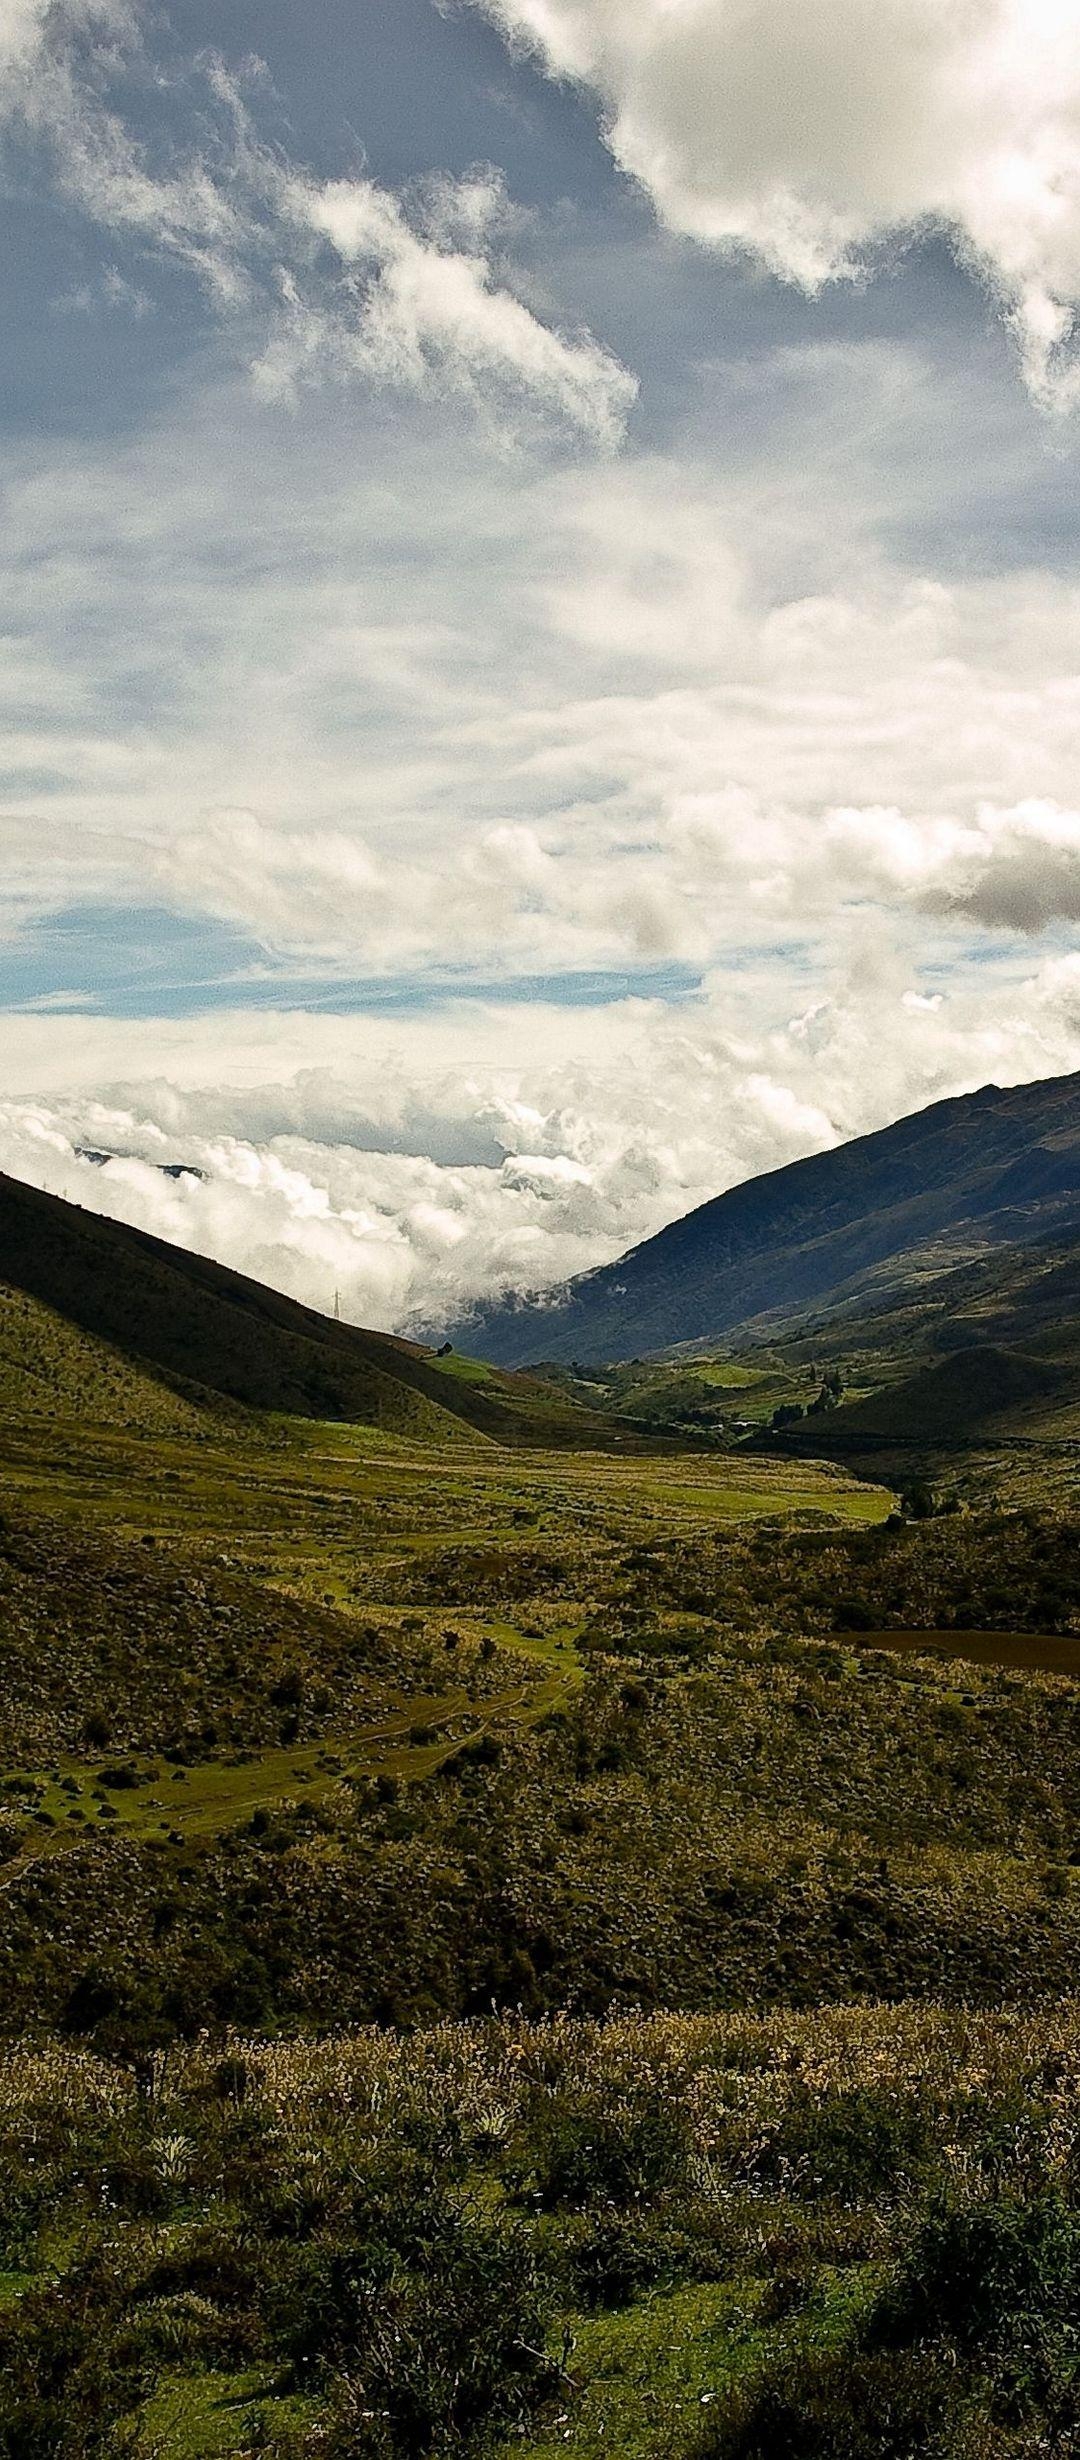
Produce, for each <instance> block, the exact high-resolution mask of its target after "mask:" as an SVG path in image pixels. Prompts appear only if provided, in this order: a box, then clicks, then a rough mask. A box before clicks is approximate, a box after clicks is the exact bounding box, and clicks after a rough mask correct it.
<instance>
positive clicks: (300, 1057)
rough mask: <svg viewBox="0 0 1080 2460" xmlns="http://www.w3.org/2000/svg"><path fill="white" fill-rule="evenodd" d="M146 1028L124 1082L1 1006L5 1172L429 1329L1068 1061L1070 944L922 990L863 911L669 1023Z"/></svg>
mask: <svg viewBox="0 0 1080 2460" xmlns="http://www.w3.org/2000/svg"><path fill="white" fill-rule="evenodd" d="M140 1040H141V1047H142V1073H141V1074H140V1075H138V1076H135V1077H133V1076H132V1074H131V1051H130V1045H129V1042H128V1039H127V1037H126V1035H125V1031H124V1029H123V1027H122V1026H121V1025H120V1024H118V1023H117V1022H116V1021H111V1020H105V1019H102V1020H99V1021H95V1020H93V1019H87V1018H80V1019H79V1020H77V1021H74V1020H68V1019H65V1018H63V1017H61V1016H52V1017H44V1016H39V1017H35V1018H23V1019H13V1020H11V1027H10V1033H9V1043H10V1057H9V1083H12V1084H14V1083H17V1082H20V1081H21V1083H22V1085H23V1087H24V1091H23V1092H22V1094H21V1095H19V1096H18V1097H15V1096H13V1095H9V1096H8V1097H7V1098H5V1099H4V1100H3V1101H0V1168H5V1169H7V1170H10V1171H14V1172H15V1173H16V1174H17V1175H18V1176H21V1177H23V1178H26V1179H28V1180H31V1181H32V1182H33V1183H34V1184H36V1185H40V1186H44V1187H48V1188H50V1189H51V1190H52V1191H53V1192H55V1193H57V1194H61V1195H66V1196H67V1197H69V1198H71V1199H72V1200H74V1201H77V1202H78V1203H80V1204H84V1205H88V1206H90V1207H92V1208H94V1209H96V1210H99V1211H101V1212H104V1213H107V1214H110V1215H112V1216H114V1217H115V1218H117V1219H120V1220H124V1221H128V1222H133V1223H136V1224H138V1225H139V1226H141V1227H143V1228H145V1229H149V1230H152V1231H154V1232H155V1233H157V1235H159V1236H161V1237H164V1238H167V1239H171V1240H174V1241H176V1242H177V1243H179V1244H182V1245H185V1246H190V1247H193V1248H195V1249H197V1250H199V1251H201V1252H202V1253H205V1254H210V1255H214V1256H217V1257H219V1258H220V1259H221V1260H222V1261H223V1262H226V1263H229V1264H232V1265H234V1266H236V1267H238V1268H239V1269H241V1270H244V1271H247V1272H250V1273H253V1274H255V1275H256V1276H258V1277H259V1278H262V1279H264V1280H266V1281H268V1282H270V1283H272V1284H273V1285H275V1286H276V1287H278V1288H281V1289H284V1290H286V1291H288V1292H290V1293H291V1294H292V1295H294V1296H296V1297H299V1298H302V1299H304V1300H306V1301H308V1302H309V1303H311V1304H314V1305H315V1306H318V1307H321V1308H324V1309H326V1310H329V1309H331V1308H332V1306H333V1304H334V1299H335V1294H337V1295H338V1296H339V1297H340V1303H341V1307H342V1310H343V1313H344V1314H345V1315H346V1316H347V1317H349V1318H351V1319H352V1320H353V1321H354V1322H358V1323H367V1324H371V1325H374V1326H379V1327H384V1328H387V1329H396V1330H405V1331H414V1332H424V1331H433V1332H437V1331H438V1330H439V1328H440V1326H442V1325H444V1324H445V1323H447V1322H448V1321H450V1320H451V1319H453V1318H456V1317H457V1316H458V1315H459V1314H460V1313H461V1311H462V1310H463V1309H464V1308H466V1307H468V1306H469V1305H470V1303H472V1302H474V1301H476V1300H481V1299H483V1298H486V1297H489V1296H491V1295H492V1294H493V1293H494V1292H496V1291H499V1290H507V1289H517V1290H520V1289H528V1290H540V1291H543V1290H550V1289H553V1288H555V1287H557V1286H558V1285H559V1284H560V1283H561V1282H562V1281H564V1280H565V1279H566V1277H567V1276H568V1275H570V1274H572V1273H575V1272H581V1271H584V1270H587V1269H588V1268H590V1267H591V1266H593V1265H596V1264H600V1263H604V1262H606V1261H608V1260H609V1259H610V1258H612V1257H613V1256H615V1255H617V1254H619V1253H620V1252H622V1251H623V1250H624V1249H625V1248H626V1247H628V1246H630V1245H632V1244H633V1243H635V1242H636V1241H637V1240H639V1239H641V1238H644V1237H647V1236H649V1235H650V1234H651V1233H652V1232H653V1231H655V1230H657V1229H659V1228H660V1227H661V1226H662V1225H663V1224H664V1223H665V1222H667V1221H669V1220H671V1219H673V1218H674V1217H675V1216H676V1215H678V1214H680V1213H683V1212H686V1211H688V1210H689V1209H690V1208H691V1207H692V1206H693V1205H695V1204H697V1203H700V1202H703V1201H704V1200H705V1199H706V1198H708V1197H710V1196H712V1195H715V1194H717V1193H718V1192H719V1191H720V1190H721V1189H722V1188H724V1187H726V1186H730V1185H732V1184H733V1183H735V1182H736V1181H738V1180H740V1179H742V1178H745V1177H748V1176H752V1175H754V1174H755V1173H757V1172H759V1171H762V1170H767V1169H771V1168H774V1167H775V1166H777V1165H778V1164H781V1163H784V1162H788V1161H792V1160H794V1159H796V1158H797V1157H798V1156H799V1155H801V1154H803V1153H806V1152H811V1151H816V1150H822V1149H824V1148H826V1147H828V1146H830V1145H832V1144H835V1143H836V1142H838V1141H839V1140H840V1139H842V1138H844V1137H847V1136H850V1135H856V1134H860V1133H863V1132H865V1131H867V1130H869V1129H872V1128H874V1127H878V1126H881V1125H883V1124H884V1123H885V1122H886V1121H887V1120H889V1119H891V1118H894V1117H897V1116H899V1115H901V1114H902V1113H904V1112H905V1111H907V1110H910V1109H912V1108H916V1107H918V1106H919V1105H920V1104H922V1103H925V1102H928V1101H932V1100H936V1099H939V1098H941V1097H942V1096H944V1095H947V1094H950V1093H954V1092H958V1091H964V1090H967V1089H969V1088H971V1087H973V1086H975V1085H978V1084H982V1083H985V1082H986V1081H988V1080H991V1079H994V1080H996V1081H998V1082H1000V1083H1012V1082H1019V1081H1021V1080H1022V1079H1026V1078H1030V1077H1033V1076H1039V1075H1046V1074H1050V1073H1053V1072H1055V1071H1057V1070H1064V1069H1067V1068H1073V1067H1076V1066H1078V1065H1080V958H1078V957H1075V956H1070V957H1064V958H1055V959H1052V960H1047V961H1045V962H1044V963H1043V964H1042V965H1040V966H1038V967H1036V968H1035V969H1034V970H1033V971H1030V972H1028V973H1027V974H1026V975H1025V974H1019V975H1017V974H1015V973H1004V974H1003V973H1002V972H1001V971H1000V970H998V969H995V970H994V972H993V975H992V977H989V976H980V977H979V978H978V979H976V980H975V981H973V982H972V983H971V984H969V985H967V986H966V987H963V988H957V987H954V988H952V989H951V990H946V991H942V990H940V989H935V988H933V987H927V985H926V982H925V980H924V978H923V977H922V976H921V975H920V974H919V972H918V971H917V970H916V968H915V967H914V965H913V964H912V963H911V962H910V961H908V960H905V959H904V958H903V957H902V956H901V955H900V954H899V953H898V951H897V948H896V945H895V941H894V939H893V937H892V935H891V934H890V933H889V932H887V931H886V930H885V929H884V928H883V927H882V926H881V925H880V924H875V923H871V924H869V925H868V927H867V929H866V930H865V931H864V932H863V934H862V936H861V938H860V940H859V942H858V945H857V946H853V947H852V948H851V949H850V950H849V951H848V953H847V955H846V957H844V958H843V959H842V960H838V961H837V963H836V965H835V966H834V968H833V969H832V973H831V976H830V977H827V978H826V979H824V980H823V981H821V982H819V983H818V984H817V986H816V987H815V988H814V989H813V991H812V992H811V993H810V995H809V996H808V997H807V998H806V999H805V1002H804V1004H802V1005H798V1006H795V1007H792V1005H791V1004H790V1002H789V1004H788V1005H787V1006H786V1007H785V1006H783V1005H780V1006H777V1005H776V989H775V985H774V986H773V987H772V991H771V992H770V990H769V988H768V987H767V986H766V985H763V983H762V982H761V981H760V980H751V981H748V982H747V981H736V982H732V981H722V980H717V981H716V982H714V984H713V985H712V987H711V990H710V993H709V996H708V997H707V998H706V999H705V1000H703V1001H702V1002H701V1003H700V1004H698V1005H696V1006H694V1007H693V1008H691V1009H688V1010H685V1011H682V1012H678V1013H672V1012H670V1011H665V1010H664V1008H663V1007H662V1006H660V1005H659V1004H658V1003H642V1002H627V1003H625V1004H624V1005H623V1006H621V1007H619V1008H617V1009H614V1010H608V1011H606V1012H599V1011H597V1012H594V1013H592V1014H588V1013H586V1014H585V1015H584V1016H582V1015H581V1014H580V1013H579V1014H578V1015H577V1016H574V1017H570V1016H567V1015H566V1014H565V1013H564V1014H559V1013H558V1012H557V1011H554V1010H550V1009H548V1010H544V1009H542V1008H539V1007H538V1008H535V1009H532V1010H530V1011H529V1012H528V1015H527V1017H526V1018H525V1020H524V1021H523V1020H522V1017H521V1014H520V1012H517V1011H515V1012H511V1011H506V1010H503V1011H500V1010H498V1009H492V1010H490V1011H487V1012H481V1013H479V1014H475V1013H474V1014H472V1015H468V1016H467V1015H465V1014H464V1013H463V1012H461V1011H457V1012H455V1011H453V1010H451V1011H449V1012H448V1013H446V1014H444V1015H442V1016H440V1017H439V1018H438V1019H434V1020H427V1021H425V1020H423V1019H413V1020H399V1021H397V1022H396V1023H395V1024H394V1025H393V1026H392V1027H391V1026H387V1025H385V1024H384V1025H382V1026H380V1025H378V1024H377V1023H376V1022H375V1021H374V1020H372V1019H370V1018H366V1019H353V1020H348V1019H344V1018H341V1017H337V1018H333V1017H331V1018H326V1019H320V1018H316V1017H308V1018H297V1017H292V1018H288V1017H280V1016H279V1017H274V1016H271V1017H264V1018H262V1019H260V1020H251V1019H248V1020H245V1019H243V1018H240V1017H231V1018H230V1017H225V1018H215V1019H213V1020H206V1021H205V1022H204V1023H203V1024H202V1025H199V1024H192V1023H188V1024H186V1025H185V1026H183V1027H182V1028H181V1027H178V1026H174V1027H169V1026H167V1025H162V1024H159V1025H155V1026H152V1027H147V1028H144V1029H143V1032H142V1035H141V1037H140ZM868 1050H873V1052H874V1054H875V1065H874V1068H873V1071H869V1070H868V1069H867V1067H866V1064H865V1062H866V1053H867V1051H868ZM298 1061H299V1062H300V1064H297V1062H298ZM117 1062H119V1063H120V1066H121V1067H123V1068H126V1070H127V1074H126V1076H125V1077H123V1078H114V1079H113V1080H112V1081H111V1083H110V1070H112V1069H113V1068H114V1067H115V1066H116V1064H117ZM80 1148H83V1149H85V1148H91V1149H93V1150H94V1151H96V1152H98V1153H101V1152H105V1153H108V1154H111V1155H112V1156H114V1157H115V1158H113V1159H111V1160H109V1161H108V1162H107V1163H106V1164H105V1165H104V1166H102V1165H101V1164H100V1163H94V1162H92V1161H90V1160H88V1159H86V1158H85V1150H84V1152H83V1153H80ZM173 1163H186V1164H188V1165H194V1166H195V1168H196V1169H197V1170H198V1171H199V1172H201V1173H202V1174H204V1175H203V1176H201V1177H195V1176H186V1175H185V1176H184V1177H181V1178H178V1179H174V1178H171V1177H168V1176H166V1175H164V1172H163V1168H162V1165H164V1164H173Z"/></svg>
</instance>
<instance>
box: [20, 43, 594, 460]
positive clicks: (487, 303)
mask: <svg viewBox="0 0 1080 2460" xmlns="http://www.w3.org/2000/svg"><path fill="white" fill-rule="evenodd" d="M143 45H144V30H143V28H142V26H141V24H140V20H139V18H138V16H137V14H136V13H135V11H134V10H129V9H128V8H127V7H125V6H124V0H100V4H98V0H86V5H81V0H55V4H54V5H53V6H51V7H45V6H42V5H40V4H38V5H35V4H34V0H7V14H6V16H4V15H0V65H3V64H4V62H5V59H6V64H7V68H8V77H7V82H6V85H5V87H4V89H3V93H2V96H0V121H3V122H6V124H7V126H8V127H9V129H13V130H15V131H16V132H17V134H18V135H19V136H20V138H25V137H26V136H27V135H29V136H30V138H31V139H32V140H33V141H34V142H35V143H36V144H37V146H38V147H39V148H40V149H41V150H42V152H43V153H44V155H45V157H46V159H47V161H48V164H49V169H50V174H51V179H52V182H53V184H54V186H55V188H56V189H57V190H58V191H59V193H60V194H61V195H62V196H63V197H64V198H65V199H66V200H67V201H68V202H70V203H71V204H74V205H75V206H76V207H77V209H78V210H79V211H80V212H81V213H82V214H84V215H86V216H87V217H89V219H90V220H91V221H93V222H95V223H96V224H97V225H99V226H100V228H101V229H102V230H104V231H106V232H107V233H109V234H110V235H112V236H115V237H117V238H126V239H128V240H131V241H133V242H134V243H135V244H136V245H137V246H140V247H142V248H144V249H145V250H147V251H149V252H151V253H153V254H156V255H158V256H160V257H166V258H174V259H177V260H179V261H180V262H181V263H182V264H184V265H185V266H186V267H188V269H189V270H190V271H191V272H192V273H193V274H194V275H195V276H196V278H197V279H198V281H199V282H200V284H201V286H202V288H203V291H204V292H205V294H206V296H207V298H208V300H209V302H210V304H211V306H212V308H213V309H214V311H215V313H216V314H218V315H219V316H221V317H223V318H225V319H232V320H234V321H236V322H237V324H238V326H239V328H240V330H241V331H242V332H243V333H244V334H245V336H247V335H248V334H250V332H251V331H252V330H253V329H254V331H255V332H256V333H258V334H259V335H260V336H261V338H260V340H259V341H258V343H257V345H256V351H255V359H254V374H255V378H256V382H257V384H258V385H259V387H260V388H261V390H262V391H263V392H264V393H267V394H269V395H271V396H274V397H277V396H281V395H291V394H293V393H295V391H296V389H297V387H298V386H300V385H311V384H323V383H326V382H329V381H335V380H342V379H349V378H363V379H365V380H367V381H369V382H371V383H376V384H382V385H391V386H394V387H397V388H402V389H405V390H407V391H413V392H420V393H431V394H434V395H435V396H436V397H445V396H447V395H450V396H453V395H464V396H466V397H467V398H468V399H469V400H470V401H472V402H473V403H475V404H476V405H478V406H479V407H480V408H481V410H482V411H484V413H485V414H486V416H487V418H488V421H489V423H490V425H491V426H492V427H493V428H498V429H500V430H503V431H505V432H506V433H508V434H510V435H513V434H514V433H515V431H516V429H517V427H518V426H519V424H520V422H521V420H522V419H523V418H531V419H533V420H537V419H539V420H542V421H545V422H547V423H548V424H549V425H550V424H555V425H556V426H558V427H561V428H564V429H567V430H570V431H572V432H573V433H574V434H575V435H577V436H578V437H585V438H587V439H588V440H589V441H590V442H592V443H593V444H594V445H596V446H598V447H600V448H602V449H604V448H610V447H612V446H614V445H616V444H617V443H618V442H619V441H620V439H621V436H622V433H623V429H624V427H625V423H626V418H627V414H628V412H629V410H630V407H631V404H632V402H633V399H634V395H635V392H636V385H635V382H634V379H633V377H632V376H631V375H630V374H629V373H628V371H627V370H626V369H625V368H624V367H622V366H620V364H619V363H618V361H617V360H616V359H615V358H614V357H613V356H612V354H611V353H610V352H608V351H606V350H604V349H602V348H601V347H600V345H599V344H598V343H597V342H595V341H594V340H593V339H592V338H591V336H589V335H588V334H563V333H560V332H558V331H556V330H555V329H554V328H553V327H552V326H550V325H548V324H545V323H543V322H542V321H541V320H540V318H539V317H538V316H536V315H535V314H533V312H532V311H531V309H530V308H528V307H527V306H526V305H525V304H524V303H523V301H522V300H521V299H520V298H518V297H517V296H516V295H515V292H514V289H513V286H512V277H511V273H510V269H509V266H508V265H507V263H506V262H505V250H504V249H503V246H502V242H503V239H504V237H505V235H506V234H507V232H508V231H509V229H510V228H511V227H512V223H513V215H512V210H511V208H510V206H509V204H508V201H507V199H506V198H505V196H504V194H503V192H502V187H501V183H500V181H499V179H498V177H497V175H496V174H494V173H484V174H481V173H473V174H471V175H470V176H468V177H467V178H466V179H464V180H462V181H457V182H455V181H452V180H449V179H441V180H438V179H436V180H434V181H433V182H432V183H430V184H429V186H428V188H427V189H426V190H425V191H424V192H422V193H421V194H418V195H417V197H416V198H415V199H414V200H412V202H411V205H410V206H409V207H407V206H406V204H405V202H404V201H403V200H402V199H400V198H398V197H396V196H394V195H392V194H391V193H390V192H389V191H388V190H386V189H385V188H381V187H379V186H378V185H377V184H376V182H375V181H373V180H371V179H369V178H366V177H364V176H362V175H360V174H357V175H356V176H355V177H352V178H349V179H328V180H319V179H316V178H315V177H314V176H313V175H312V174H311V173H310V172H309V171H307V170H306V169H305V168H304V167H303V166H302V165H299V164H296V163H291V162H289V161H288V160H286V159H285V158H283V156H282V155H281V153H280V152H279V151H278V150H277V149H276V148H273V147H271V146H270V145H268V144H267V143H265V142H264V141H263V139H262V138H261V136H260V134H259V128H258V121H257V110H258V102H259V93H260V77H259V73H258V70H257V66H256V67H254V68H253V67H251V66H249V67H248V68H247V70H246V71H245V72H244V73H243V74H237V73H234V72H233V71H231V70H230V69H229V68H227V67H226V65H225V63H224V62H223V61H222V60H220V59H216V58H213V57H207V56H206V55H200V57H199V58H198V59H197V60H193V61H191V62H189V63H187V64H186V65H185V66H184V67H183V69H181V70H178V69H176V68H175V67H170V68H169V69H168V70H167V71H166V70H163V69H162V68H161V67H160V66H158V64H157V63H156V62H155V61H154V59H153V58H152V57H151V56H150V55H149V53H148V52H146V51H145V50H144V47H143ZM124 78H126V79H128V80H129V81H134V84H135V86H136V89H137V88H138V86H139V83H140V81H142V83H144V84H145V85H146V87H147V88H148V89H149V90H150V91H151V92H152V93H153V92H154V91H155V89H156V93H157V99H158V100H159V101H160V98H161V96H162V95H166V96H167V97H168V100H169V103H170V105H171V108H172V112H173V114H174V116H175V117H177V118H178V119H179V121H180V123H181V125H182V126H183V127H186V128H187V129H188V130H189V131H190V134H189V135H187V136H186V137H185V138H181V137H175V138H174V140H173V142H172V143H171V145H169V146H165V147H162V146H161V145H160V144H159V146H158V147H157V149H156V150H155V149H152V148H151V146H150V145H149V144H148V142H147V141H146V140H145V138H143V137H142V136H140V135H139V134H137V133H136V132H135V131H134V130H133V128H132V127H131V126H130V125H129V122H128V119H127V118H126V117H125V116H124V112H123V109H122V107H121V104H120V101H119V99H118V94H119V91H120V88H121V86H122V83H123V80H124ZM115 278H116V279H122V277H120V276H116V277H115ZM127 290H128V293H129V295H130V296H134V297H136V298H137V297H138V296H139V294H138V292H137V290H135V291H132V286H130V285H128V286H127Z"/></svg>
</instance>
